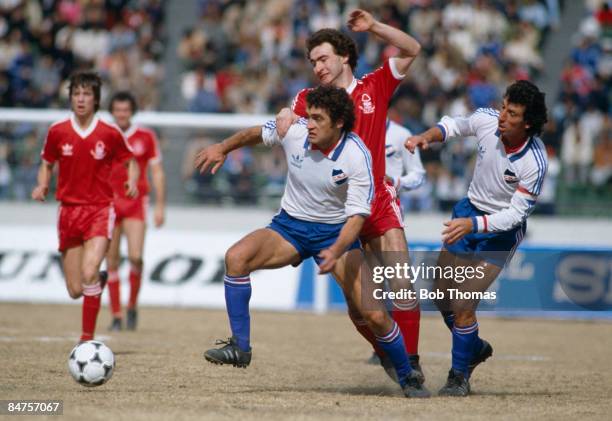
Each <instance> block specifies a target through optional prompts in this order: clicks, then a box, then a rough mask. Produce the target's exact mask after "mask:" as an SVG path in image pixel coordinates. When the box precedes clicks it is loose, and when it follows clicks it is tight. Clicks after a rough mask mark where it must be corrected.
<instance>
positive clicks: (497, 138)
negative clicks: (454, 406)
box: [406, 81, 547, 396]
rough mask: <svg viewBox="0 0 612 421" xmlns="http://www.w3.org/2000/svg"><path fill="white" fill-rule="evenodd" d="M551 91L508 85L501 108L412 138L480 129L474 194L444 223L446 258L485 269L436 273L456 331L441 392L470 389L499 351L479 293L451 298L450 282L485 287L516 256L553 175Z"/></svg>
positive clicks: (421, 142)
mask: <svg viewBox="0 0 612 421" xmlns="http://www.w3.org/2000/svg"><path fill="white" fill-rule="evenodd" d="M546 120H547V118H546V103H545V101H544V93H542V92H540V90H539V89H538V88H537V87H536V86H535V85H534V84H532V83H530V82H527V81H518V82H516V83H514V84H512V85H510V86H509V87H508V89H507V90H506V93H505V95H504V100H503V106H502V109H501V111H497V110H493V109H490V108H480V109H478V110H476V111H475V112H474V113H473V114H472V115H470V116H469V117H467V118H463V117H455V118H451V117H448V116H445V117H443V118H442V120H441V121H440V122H439V124H438V125H436V126H435V127H432V128H430V129H429V130H427V131H426V132H424V133H422V134H420V135H417V136H413V137H411V138H410V139H408V140H407V141H406V148H408V150H410V151H414V150H415V148H417V147H420V148H422V149H427V147H428V145H429V144H430V143H432V142H443V141H445V140H446V139H448V138H451V137H467V136H476V138H477V141H478V158H477V160H476V167H475V169H474V176H473V178H472V182H471V183H470V187H469V189H468V197H467V198H464V199H463V200H461V201H459V202H458V203H457V204H456V205H455V207H454V208H453V214H452V220H451V221H448V222H445V223H444V225H445V226H446V228H445V229H444V230H443V231H442V234H443V242H444V245H443V247H442V250H441V252H440V257H439V259H438V265H439V266H441V267H460V266H463V267H472V268H474V269H478V270H480V271H481V272H479V271H478V270H476V271H475V272H472V273H482V274H483V276H481V279H479V277H478V276H474V277H473V278H472V279H468V280H466V281H465V282H463V283H458V282H455V281H454V280H450V281H443V280H436V285H434V287H435V288H437V289H439V290H441V291H446V293H447V294H446V295H445V299H443V300H439V301H438V302H437V303H436V304H437V305H438V308H439V309H440V311H441V313H442V316H443V317H444V322H445V323H446V325H447V326H448V328H449V329H450V330H451V332H452V343H453V345H452V367H451V369H450V371H449V374H448V380H447V382H446V385H445V386H444V387H442V389H440V392H439V393H440V395H446V396H467V395H468V394H469V393H470V383H469V378H470V375H471V374H472V371H473V370H474V368H475V367H476V366H477V365H478V364H480V363H481V362H483V361H485V360H486V359H487V358H488V357H490V356H491V355H492V354H493V348H492V347H491V345H490V344H489V343H488V342H487V341H485V340H483V339H481V338H480V337H479V336H478V322H477V321H476V307H477V305H478V302H479V300H457V299H454V300H451V299H449V294H448V292H449V289H459V290H460V291H462V292H484V291H486V290H487V288H488V287H489V286H490V285H491V284H492V283H493V281H494V280H495V279H496V278H497V276H498V275H499V273H500V272H501V270H502V269H503V267H504V265H505V264H507V263H508V262H509V261H510V259H511V258H512V256H513V254H514V251H515V250H516V248H517V247H518V245H519V244H520V242H521V240H522V239H523V237H524V235H525V231H526V229H527V217H528V216H529V215H530V214H531V212H532V211H533V208H534V206H535V203H536V200H537V197H538V195H539V194H540V191H541V189H542V183H543V181H544V176H545V175H546V168H547V157H546V149H545V147H544V144H543V143H542V141H541V140H540V139H539V138H538V137H536V136H538V135H539V134H540V132H541V130H542V126H543V125H544V124H545V123H546Z"/></svg>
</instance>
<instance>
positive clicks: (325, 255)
mask: <svg viewBox="0 0 612 421" xmlns="http://www.w3.org/2000/svg"><path fill="white" fill-rule="evenodd" d="M319 258H320V259H321V263H319V275H322V274H324V273H329V272H331V271H332V270H334V268H335V267H336V263H337V262H338V257H337V256H336V253H334V252H333V251H332V250H331V249H325V250H321V252H320V253H319Z"/></svg>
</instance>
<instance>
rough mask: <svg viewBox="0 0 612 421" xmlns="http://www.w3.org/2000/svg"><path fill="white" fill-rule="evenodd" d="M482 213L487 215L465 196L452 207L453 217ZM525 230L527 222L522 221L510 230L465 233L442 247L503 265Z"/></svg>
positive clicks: (469, 256)
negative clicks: (459, 238) (453, 242)
mask: <svg viewBox="0 0 612 421" xmlns="http://www.w3.org/2000/svg"><path fill="white" fill-rule="evenodd" d="M482 215H487V213H486V212H483V211H481V210H479V209H478V208H476V206H474V205H473V204H472V202H470V201H469V199H468V198H467V197H466V198H463V199H461V200H460V201H459V202H457V204H456V205H455V206H454V207H453V219H455V218H469V217H471V216H482ZM526 230H527V222H523V223H522V224H521V225H519V226H517V227H515V228H513V229H511V230H510V231H500V232H480V233H474V234H467V235H466V236H464V237H463V238H461V240H459V241H457V242H456V243H455V244H452V245H450V244H445V245H444V248H446V250H448V251H449V252H451V253H453V254H457V255H462V256H465V257H468V258H472V259H473V258H477V259H479V260H485V261H487V262H489V263H492V264H494V265H496V266H499V267H504V265H505V264H506V263H507V262H508V261H510V259H511V258H512V256H513V255H514V251H515V250H516V248H517V247H518V245H519V244H520V242H521V240H522V239H523V237H524V236H525V231H526Z"/></svg>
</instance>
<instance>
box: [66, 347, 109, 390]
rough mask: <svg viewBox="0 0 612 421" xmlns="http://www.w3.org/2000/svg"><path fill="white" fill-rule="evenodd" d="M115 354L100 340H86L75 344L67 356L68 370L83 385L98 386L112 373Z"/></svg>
mask: <svg viewBox="0 0 612 421" xmlns="http://www.w3.org/2000/svg"><path fill="white" fill-rule="evenodd" d="M114 368H115V355H114V354H113V351H111V350H110V348H109V347H107V346H106V345H104V344H103V343H102V342H100V341H87V342H83V343H81V344H78V345H77V346H75V347H74V348H73V349H72V351H70V356H69V357H68V371H70V374H72V377H73V378H74V380H76V381H77V383H80V384H82V385H83V386H89V387H93V386H100V385H101V384H104V383H106V382H107V381H108V380H109V379H110V378H111V377H112V375H113V369H114Z"/></svg>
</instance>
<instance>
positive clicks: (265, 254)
mask: <svg viewBox="0 0 612 421" xmlns="http://www.w3.org/2000/svg"><path fill="white" fill-rule="evenodd" d="M300 260H301V257H300V254H299V252H298V251H297V249H296V247H295V246H294V245H292V244H291V243H290V242H289V241H287V240H286V239H285V238H283V236H281V235H280V234H279V233H278V232H276V231H274V230H272V229H269V228H263V229H259V230H257V231H254V232H252V233H250V234H248V235H247V236H246V237H244V238H242V239H241V240H240V241H238V242H237V243H236V244H234V245H233V246H232V247H230V248H229V250H228V251H227V252H226V254H225V278H224V288H225V305H226V309H227V314H228V317H229V322H230V328H231V331H232V337H231V338H230V339H229V340H228V341H218V344H225V346H223V347H222V348H218V349H209V350H208V351H206V352H205V353H204V357H205V358H206V359H207V360H208V361H210V362H213V363H216V364H232V365H234V366H235V367H246V366H248V365H249V363H250V362H251V344H250V337H251V326H250V325H251V317H250V314H249V301H250V299H251V277H250V276H251V272H253V271H255V270H259V269H274V268H279V267H283V266H287V265H290V264H297V263H299V262H300Z"/></svg>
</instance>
